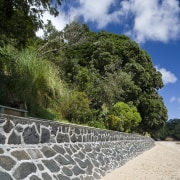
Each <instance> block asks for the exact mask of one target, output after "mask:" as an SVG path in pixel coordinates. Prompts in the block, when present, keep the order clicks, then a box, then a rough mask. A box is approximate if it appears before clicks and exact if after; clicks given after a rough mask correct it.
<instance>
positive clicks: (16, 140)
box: [8, 131, 21, 144]
mask: <svg viewBox="0 0 180 180" xmlns="http://www.w3.org/2000/svg"><path fill="white" fill-rule="evenodd" d="M8 144H21V137H20V136H18V135H17V134H16V133H15V132H14V131H13V132H12V134H11V135H10V137H9V140H8Z"/></svg>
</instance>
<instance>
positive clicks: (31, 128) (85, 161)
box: [0, 114, 154, 180]
mask: <svg viewBox="0 0 180 180" xmlns="http://www.w3.org/2000/svg"><path fill="white" fill-rule="evenodd" d="M153 146H154V141H153V140H152V139H151V138H147V137H144V136H140V135H137V134H127V133H120V132H114V131H108V130H101V129H96V128H90V127H84V126H77V125H72V124H63V123H57V122H54V121H48V120H40V119H32V118H21V117H15V116H8V115H4V114H0V179H2V180H20V179H27V180H28V179H30V180H71V179H72V180H95V179H100V178H101V177H102V176H104V175H105V174H106V173H108V172H110V171H112V170H113V169H115V168H117V167H119V166H122V165H123V164H124V163H125V162H127V161H128V160H130V159H131V158H133V157H135V156H137V155H138V154H140V153H143V152H144V151H146V150H148V149H150V148H151V147H153Z"/></svg>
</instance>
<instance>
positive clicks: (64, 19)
mask: <svg viewBox="0 0 180 180" xmlns="http://www.w3.org/2000/svg"><path fill="white" fill-rule="evenodd" d="M47 20H50V21H51V22H52V24H53V25H54V26H55V27H56V29H57V30H59V31H61V30H63V29H64V27H65V26H66V24H68V23H69V17H68V16H67V15H66V14H65V13H63V12H61V14H60V15H59V16H58V17H54V16H52V15H50V13H49V12H45V13H44V15H43V21H44V23H45V24H46V23H47ZM36 35H37V36H43V30H42V29H40V30H39V31H38V32H37V33H36Z"/></svg>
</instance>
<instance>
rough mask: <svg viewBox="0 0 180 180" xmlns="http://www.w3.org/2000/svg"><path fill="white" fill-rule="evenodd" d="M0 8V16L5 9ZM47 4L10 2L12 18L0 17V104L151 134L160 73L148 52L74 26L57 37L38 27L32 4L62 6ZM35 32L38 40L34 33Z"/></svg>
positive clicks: (157, 117) (159, 123) (159, 117)
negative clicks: (39, 29) (37, 31)
mask: <svg viewBox="0 0 180 180" xmlns="http://www.w3.org/2000/svg"><path fill="white" fill-rule="evenodd" d="M1 2H2V3H1V7H0V14H2V13H4V12H5V11H6V10H7V7H8V6H7V2H6V1H4V0H2V1H1ZM8 2H9V1H8ZM53 2H54V3H55V4H54V6H53V7H52V6H51V3H50V1H46V0H45V1H33V3H34V4H33V5H34V6H33V7H34V8H35V9H32V1H26V3H25V2H24V1H18V2H17V3H16V4H14V1H12V2H11V1H10V2H9V3H10V7H12V8H10V9H9V11H10V12H9V11H8V12H7V13H10V14H12V15H11V16H8V15H7V14H6V15H7V16H8V17H6V15H3V16H1V22H2V23H1V26H0V34H1V35H0V36H1V40H0V84H1V88H0V104H2V105H7V106H12V107H20V106H23V107H24V108H27V109H28V111H29V115H31V116H36V117H39V118H46V119H56V120H61V119H63V120H65V121H66V120H68V121H69V122H72V123H80V124H86V125H89V126H94V127H98V128H107V129H112V130H117V131H125V132H139V133H145V132H146V133H150V134H155V133H157V132H158V130H159V129H160V128H162V127H163V126H164V123H165V122H166V121H167V109H166V107H165V105H164V103H163V99H162V97H160V96H159V94H158V90H159V89H161V88H162V87H163V82H162V77H161V74H160V72H158V71H157V70H156V69H155V68H154V66H153V64H152V60H151V58H150V56H149V55H148V54H147V52H145V51H144V50H142V49H141V48H140V47H139V45H138V44H137V43H135V42H133V41H131V40H130V39H129V38H128V37H127V36H125V35H117V34H112V33H108V32H105V31H101V32H92V31H90V30H89V28H88V26H87V25H84V24H80V23H77V22H72V23H71V24H69V25H67V26H66V27H65V29H64V30H63V31H57V30H56V29H55V27H53V26H52V24H51V22H50V21H49V22H48V23H47V24H43V23H42V21H41V13H43V12H44V11H41V9H39V8H38V7H39V4H38V3H40V4H41V5H42V6H41V7H42V8H43V9H45V10H50V11H51V12H52V14H53V15H57V11H56V7H57V6H56V5H60V3H61V1H59V0H58V1H53ZM25 7H26V8H25ZM24 8H25V9H24ZM34 12H37V13H35V14H33V13H34ZM23 13H25V14H23ZM16 14H18V16H15V15H16ZM7 18H8V19H7ZM16 18H18V21H21V22H23V23H19V22H18V21H16ZM6 19H7V22H8V23H7V24H5V21H6ZM27 19H28V20H27ZM24 22H26V23H24ZM3 24H4V25H3ZM17 24H20V26H18V27H17V28H16V26H17ZM11 25H13V27H14V28H13V29H14V31H11V32H10V34H8V33H7V32H8V31H10V30H11V28H10V27H12V26H11ZM21 25H22V26H23V25H24V26H27V28H24V27H21ZM41 27H43V28H44V37H43V38H39V37H36V35H35V31H36V30H37V29H38V28H41ZM7 30H8V31H7ZM15 30H16V31H15ZM20 31H21V33H20Z"/></svg>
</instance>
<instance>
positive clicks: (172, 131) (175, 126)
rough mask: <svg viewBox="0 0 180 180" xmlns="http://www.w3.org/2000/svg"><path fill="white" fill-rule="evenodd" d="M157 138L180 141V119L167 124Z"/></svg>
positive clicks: (171, 120)
mask: <svg viewBox="0 0 180 180" xmlns="http://www.w3.org/2000/svg"><path fill="white" fill-rule="evenodd" d="M156 138H160V139H161V140H165V139H167V138H173V139H174V140H180V119H176V118H175V119H170V120H169V121H167V122H166V124H165V126H164V127H163V128H162V129H161V131H159V132H158V133H157V135H156Z"/></svg>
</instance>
